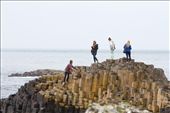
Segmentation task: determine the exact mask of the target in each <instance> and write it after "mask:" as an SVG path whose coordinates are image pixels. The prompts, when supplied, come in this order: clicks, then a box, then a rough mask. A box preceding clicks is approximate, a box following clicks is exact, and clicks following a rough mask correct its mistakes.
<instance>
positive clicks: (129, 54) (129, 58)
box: [126, 52, 131, 60]
mask: <svg viewBox="0 0 170 113" xmlns="http://www.w3.org/2000/svg"><path fill="white" fill-rule="evenodd" d="M126 59H127V60H131V53H130V52H126Z"/></svg>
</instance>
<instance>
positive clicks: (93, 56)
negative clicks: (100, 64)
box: [93, 54, 95, 63]
mask: <svg viewBox="0 0 170 113" xmlns="http://www.w3.org/2000/svg"><path fill="white" fill-rule="evenodd" d="M93 60H94V63H95V55H94V54H93Z"/></svg>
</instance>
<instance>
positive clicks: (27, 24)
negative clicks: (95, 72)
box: [1, 1, 169, 50]
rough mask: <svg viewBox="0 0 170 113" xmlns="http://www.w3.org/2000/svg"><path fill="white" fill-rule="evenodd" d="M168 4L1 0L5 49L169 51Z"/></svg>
mask: <svg viewBox="0 0 170 113" xmlns="http://www.w3.org/2000/svg"><path fill="white" fill-rule="evenodd" d="M168 8H169V4H168V2H167V1H166V2H165V1H164V2H154V1H153V2H144V1H141V2H139V1H138V2H130V1H128V2H125V1H121V2H117V1H111V2H108V1H107V2H104V1H98V2H94V1H93V2H90V1H71V2H69V1H64V2H61V1H50V2H47V1H39V2H38V1H36V2H35V1H34V2H33V1H22V2H21V1H15V2H11V1H10V2H9V1H8V2H7V1H6V2H5V1H1V33H2V34H1V44H2V45H1V46H2V48H5V49H52V50H55V49H56V50H59V49H62V50H63V49H64V50H65V49H78V50H79V49H90V46H91V44H92V41H93V40H96V41H97V43H98V44H99V49H109V45H108V40H107V38H108V37H109V36H111V37H112V39H113V40H114V42H115V44H116V48H117V49H122V47H123V45H124V43H125V42H126V41H127V40H130V41H131V44H132V48H133V50H168V49H169V35H168V33H169V29H168V28H169V12H168V10H169V9H168Z"/></svg>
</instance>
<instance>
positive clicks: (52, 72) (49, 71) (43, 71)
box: [9, 69, 63, 77]
mask: <svg viewBox="0 0 170 113" xmlns="http://www.w3.org/2000/svg"><path fill="white" fill-rule="evenodd" d="M60 73H63V71H60V70H52V69H39V70H35V71H30V72H24V73H12V74H11V75H9V77H34V76H43V75H57V74H60Z"/></svg>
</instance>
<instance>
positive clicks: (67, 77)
mask: <svg viewBox="0 0 170 113" xmlns="http://www.w3.org/2000/svg"><path fill="white" fill-rule="evenodd" d="M68 79H69V73H68V72H65V73H64V81H63V82H66V80H67V82H68Z"/></svg>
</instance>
